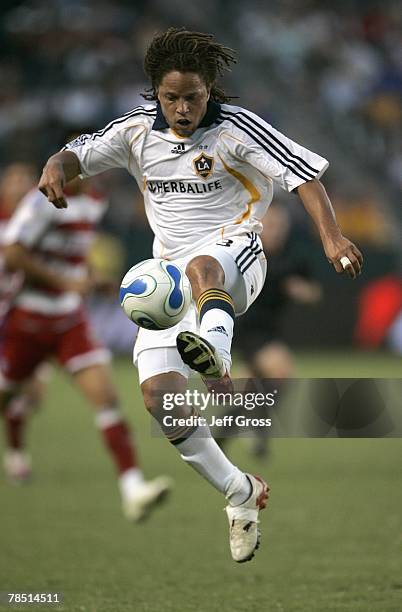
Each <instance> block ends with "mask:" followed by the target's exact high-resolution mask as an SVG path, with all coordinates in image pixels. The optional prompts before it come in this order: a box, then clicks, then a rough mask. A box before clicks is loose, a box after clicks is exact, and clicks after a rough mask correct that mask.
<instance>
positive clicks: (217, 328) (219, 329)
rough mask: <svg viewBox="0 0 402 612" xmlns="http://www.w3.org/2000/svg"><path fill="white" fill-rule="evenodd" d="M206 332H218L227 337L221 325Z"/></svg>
mask: <svg viewBox="0 0 402 612" xmlns="http://www.w3.org/2000/svg"><path fill="white" fill-rule="evenodd" d="M208 332H220V333H221V334H225V336H227V335H228V333H227V331H226V329H225V328H224V327H223V325H217V326H216V327H212V328H211V329H209V330H208Z"/></svg>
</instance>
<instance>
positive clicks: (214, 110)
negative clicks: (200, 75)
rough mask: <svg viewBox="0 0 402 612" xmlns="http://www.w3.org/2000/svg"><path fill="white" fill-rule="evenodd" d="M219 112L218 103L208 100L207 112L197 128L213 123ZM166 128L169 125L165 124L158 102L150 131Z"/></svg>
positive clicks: (219, 106)
mask: <svg viewBox="0 0 402 612" xmlns="http://www.w3.org/2000/svg"><path fill="white" fill-rule="evenodd" d="M220 112H221V105H220V104H218V102H212V101H211V100H209V101H208V105H207V112H206V113H205V115H204V117H203V119H202V121H201V123H200V125H199V126H198V127H199V128H202V127H209V126H210V125H212V124H213V123H215V121H216V120H217V118H218V117H219V114H220ZM168 127H169V125H168V124H167V121H166V119H165V117H164V116H163V113H162V109H161V105H160V104H159V102H158V103H157V105H156V118H155V121H154V124H153V126H152V129H153V130H165V129H166V128H168Z"/></svg>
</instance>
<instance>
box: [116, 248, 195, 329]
mask: <svg viewBox="0 0 402 612" xmlns="http://www.w3.org/2000/svg"><path fill="white" fill-rule="evenodd" d="M190 303H191V285H190V281H189V280H188V278H187V276H186V275H185V274H184V272H183V271H182V270H180V268H179V267H178V266H176V265H175V264H172V263H170V262H169V261H166V260H165V259H146V260H145V261H142V262H141V263H139V264H137V265H135V266H133V267H132V268H130V270H129V271H128V272H127V274H126V275H125V276H124V278H123V280H122V282H121V286H120V304H121V306H122V308H123V310H124V312H125V313H126V315H127V316H128V318H129V319H131V321H133V322H134V323H136V324H137V325H138V326H139V327H144V328H145V329H167V328H168V327H173V325H176V324H177V323H179V321H181V320H182V318H183V317H184V315H185V314H186V312H187V309H188V307H189V306H190Z"/></svg>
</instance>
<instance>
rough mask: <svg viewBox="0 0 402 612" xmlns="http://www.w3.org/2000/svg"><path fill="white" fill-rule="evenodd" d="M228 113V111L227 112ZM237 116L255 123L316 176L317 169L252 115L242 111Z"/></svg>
mask: <svg viewBox="0 0 402 612" xmlns="http://www.w3.org/2000/svg"><path fill="white" fill-rule="evenodd" d="M225 112H228V111H225ZM235 114H236V115H237V116H239V115H241V116H243V117H244V118H245V119H248V121H249V122H250V123H253V124H254V125H255V126H257V127H258V128H259V129H260V130H261V131H262V132H264V134H266V135H267V136H268V138H271V139H272V140H274V141H275V142H276V143H277V144H278V145H279V147H281V149H283V150H284V151H285V153H286V154H287V155H288V156H290V157H293V158H294V159H297V160H298V161H299V162H300V163H301V164H303V165H304V166H305V167H306V168H307V169H308V170H311V172H314V173H315V174H317V173H318V170H316V169H315V168H313V167H312V166H310V164H309V163H308V162H306V160H305V159H303V158H302V157H300V156H299V155H296V154H295V153H293V152H292V151H291V150H290V149H289V148H288V147H287V146H286V145H285V143H283V142H282V141H281V140H280V139H279V138H277V137H276V136H275V134H273V133H272V132H271V131H270V130H269V129H267V128H266V127H265V126H264V125H262V124H261V123H259V122H258V121H257V120H256V119H255V118H254V117H252V116H251V113H248V112H247V111H246V110H241V111H239V112H237V113H235Z"/></svg>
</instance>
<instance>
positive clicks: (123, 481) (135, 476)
mask: <svg viewBox="0 0 402 612" xmlns="http://www.w3.org/2000/svg"><path fill="white" fill-rule="evenodd" d="M143 482H144V475H143V473H142V471H141V470H140V469H139V468H130V469H129V470H126V471H125V472H123V473H122V474H120V476H119V489H120V493H121V495H122V497H130V496H131V495H133V494H134V492H135V490H136V489H137V488H138V486H139V485H140V484H142V483H143Z"/></svg>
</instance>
